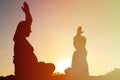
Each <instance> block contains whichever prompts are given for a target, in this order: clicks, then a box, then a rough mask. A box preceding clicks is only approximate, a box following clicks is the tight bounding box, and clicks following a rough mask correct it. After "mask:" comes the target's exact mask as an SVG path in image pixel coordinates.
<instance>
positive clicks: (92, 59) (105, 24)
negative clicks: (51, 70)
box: [0, 0, 120, 76]
mask: <svg viewBox="0 0 120 80" xmlns="http://www.w3.org/2000/svg"><path fill="white" fill-rule="evenodd" d="M25 1H27V2H28V4H29V6H30V11H31V14H32V17H33V23H32V33H31V35H30V37H29V38H28V41H29V42H30V43H31V45H32V46H33V47H34V53H35V55H36V56H37V58H38V60H39V61H44V62H46V63H47V62H50V63H54V64H55V66H56V70H55V72H64V70H65V69H66V68H67V67H70V66H71V60H72V55H73V52H74V51H75V49H74V47H73V37H74V36H75V35H76V30H77V28H78V26H80V25H81V26H82V28H83V31H84V33H83V34H82V35H83V36H85V37H86V39H87V44H86V49H87V53H88V55H87V61H88V66H89V73H90V75H102V74H106V73H107V72H109V71H111V70H113V69H114V68H120V49H119V48H120V1H119V0H25ZM23 2H24V0H0V75H3V76H4V75H9V74H14V64H13V56H14V55H13V54H14V52H13V46H14V42H13V35H14V32H15V28H16V26H17V24H18V22H19V21H21V20H24V13H23V12H22V10H21V6H22V4H23Z"/></svg>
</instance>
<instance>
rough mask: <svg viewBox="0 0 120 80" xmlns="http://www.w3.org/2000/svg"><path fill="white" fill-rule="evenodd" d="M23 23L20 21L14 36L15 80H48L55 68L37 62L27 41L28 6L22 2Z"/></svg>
mask: <svg viewBox="0 0 120 80" xmlns="http://www.w3.org/2000/svg"><path fill="white" fill-rule="evenodd" d="M22 10H23V12H24V13H25V18H26V19H25V21H20V22H19V24H18V26H17V28H16V32H15V35H14V38H13V40H14V60H13V62H14V66H15V76H16V80H38V79H39V80H40V79H43V78H44V80H48V79H47V78H48V77H50V75H51V74H52V73H53V71H54V69H55V66H54V64H52V63H45V62H38V60H37V57H36V56H35V54H34V48H33V47H32V45H31V44H30V43H29V42H28V41H27V39H26V37H29V35H30V32H31V24H32V21H33V20H32V16H31V14H30V10H29V6H28V4H27V3H26V2H24V4H23V7H22Z"/></svg>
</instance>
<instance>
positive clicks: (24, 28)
mask: <svg viewBox="0 0 120 80" xmlns="http://www.w3.org/2000/svg"><path fill="white" fill-rule="evenodd" d="M30 32H31V26H28V25H27V23H26V21H21V22H20V23H19V24H18V26H17V28H16V32H15V35H14V40H15V39H16V38H21V37H29V35H30Z"/></svg>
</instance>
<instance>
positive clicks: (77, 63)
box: [65, 26, 89, 80]
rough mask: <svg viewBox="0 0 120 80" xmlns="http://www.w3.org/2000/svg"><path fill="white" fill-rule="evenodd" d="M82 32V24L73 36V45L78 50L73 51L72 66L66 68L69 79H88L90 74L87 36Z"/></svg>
mask: <svg viewBox="0 0 120 80" xmlns="http://www.w3.org/2000/svg"><path fill="white" fill-rule="evenodd" d="M82 33H83V31H82V27H81V26H80V27H78V30H77V34H76V36H75V37H74V38H73V39H74V41H73V45H74V48H75V49H76V50H75V52H74V53H73V57H72V65H71V68H68V69H66V70H65V73H66V75H67V80H87V79H88V76H89V72H88V64H87V60H86V56H87V51H86V48H85V45H86V38H85V37H84V36H82V35H81V34H82Z"/></svg>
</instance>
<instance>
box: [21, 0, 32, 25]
mask: <svg viewBox="0 0 120 80" xmlns="http://www.w3.org/2000/svg"><path fill="white" fill-rule="evenodd" d="M21 8H22V10H23V11H24V13H25V18H26V20H25V21H26V22H27V25H29V26H30V25H31V24H32V16H31V13H30V10H29V6H28V4H27V2H24V3H23V6H22V7H21Z"/></svg>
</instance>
